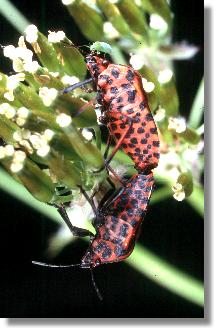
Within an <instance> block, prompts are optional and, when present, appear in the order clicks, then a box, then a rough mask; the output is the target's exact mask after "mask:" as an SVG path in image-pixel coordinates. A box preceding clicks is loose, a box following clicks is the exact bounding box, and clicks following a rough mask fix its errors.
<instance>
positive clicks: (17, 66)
mask: <svg viewBox="0 0 216 330" xmlns="http://www.w3.org/2000/svg"><path fill="white" fill-rule="evenodd" d="M13 70H14V71H15V72H22V71H24V67H23V61H22V60H21V59H20V58H15V59H14V60H13Z"/></svg>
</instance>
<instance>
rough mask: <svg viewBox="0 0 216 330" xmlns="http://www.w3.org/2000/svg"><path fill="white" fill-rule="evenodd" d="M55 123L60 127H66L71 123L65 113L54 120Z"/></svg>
mask: <svg viewBox="0 0 216 330" xmlns="http://www.w3.org/2000/svg"><path fill="white" fill-rule="evenodd" d="M56 122H57V124H59V126H60V127H68V126H70V124H71V122H72V118H71V117H70V116H68V115H66V114H65V113H60V114H59V115H58V116H57V118H56Z"/></svg>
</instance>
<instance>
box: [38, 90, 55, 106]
mask: <svg viewBox="0 0 216 330" xmlns="http://www.w3.org/2000/svg"><path fill="white" fill-rule="evenodd" d="M57 95H58V91H57V89H55V88H48V87H41V88H40V89H39V96H40V98H41V99H42V101H43V103H44V105H45V106H46V107H49V106H50V105H51V104H52V103H53V101H54V100H55V99H56V97H57Z"/></svg>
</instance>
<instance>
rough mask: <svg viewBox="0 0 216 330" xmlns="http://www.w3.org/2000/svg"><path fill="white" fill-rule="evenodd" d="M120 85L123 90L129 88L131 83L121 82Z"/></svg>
mask: <svg viewBox="0 0 216 330" xmlns="http://www.w3.org/2000/svg"><path fill="white" fill-rule="evenodd" d="M121 87H122V88H123V89H125V90H127V89H130V88H131V84H122V85H121Z"/></svg>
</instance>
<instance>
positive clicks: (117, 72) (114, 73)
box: [111, 68, 119, 78]
mask: <svg viewBox="0 0 216 330" xmlns="http://www.w3.org/2000/svg"><path fill="white" fill-rule="evenodd" d="M111 74H112V75H113V77H115V78H118V77H119V70H117V69H115V68H114V69H112V71H111Z"/></svg>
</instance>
